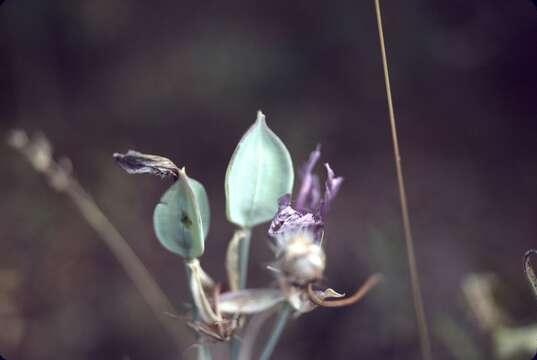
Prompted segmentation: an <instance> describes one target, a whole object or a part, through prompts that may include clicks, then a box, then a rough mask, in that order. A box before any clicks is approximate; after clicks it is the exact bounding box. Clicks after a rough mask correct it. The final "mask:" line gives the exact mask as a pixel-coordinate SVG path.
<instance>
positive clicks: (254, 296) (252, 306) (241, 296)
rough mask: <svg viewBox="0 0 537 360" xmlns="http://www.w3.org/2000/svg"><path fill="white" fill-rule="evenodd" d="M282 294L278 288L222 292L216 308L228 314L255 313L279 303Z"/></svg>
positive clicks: (281, 299) (282, 297) (282, 298)
mask: <svg viewBox="0 0 537 360" xmlns="http://www.w3.org/2000/svg"><path fill="white" fill-rule="evenodd" d="M283 300H284V296H283V294H282V292H281V291H280V290H279V289H250V290H239V291H231V292H227V293H223V294H221V295H220V299H219V301H218V308H219V310H220V312H222V313H228V314H255V313H259V312H262V311H265V310H268V309H270V308H271V307H273V306H275V305H276V304H279V303H280V302H282V301H283Z"/></svg>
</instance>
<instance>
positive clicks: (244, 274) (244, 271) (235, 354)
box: [230, 228, 252, 360]
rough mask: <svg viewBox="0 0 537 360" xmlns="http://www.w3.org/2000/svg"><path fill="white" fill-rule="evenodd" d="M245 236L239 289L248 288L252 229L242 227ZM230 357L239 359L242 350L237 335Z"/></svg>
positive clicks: (240, 245) (241, 249)
mask: <svg viewBox="0 0 537 360" xmlns="http://www.w3.org/2000/svg"><path fill="white" fill-rule="evenodd" d="M242 231H243V236H242V239H241V241H240V244H239V289H244V288H246V280H247V279H248V258H249V257H250V240H251V238H252V230H251V229H247V228H244V229H242ZM230 352H231V354H230V359H231V360H237V359H239V357H240V352H241V340H240V339H239V338H237V337H235V336H234V337H233V338H232V339H231V344H230Z"/></svg>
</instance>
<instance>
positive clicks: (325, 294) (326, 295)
mask: <svg viewBox="0 0 537 360" xmlns="http://www.w3.org/2000/svg"><path fill="white" fill-rule="evenodd" d="M315 294H316V295H317V297H318V298H319V299H321V300H324V299H331V298H342V297H344V296H345V294H340V293H338V292H337V291H336V290H334V289H331V288H328V289H326V290H324V291H315Z"/></svg>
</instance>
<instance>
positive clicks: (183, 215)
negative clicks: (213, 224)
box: [153, 169, 209, 258]
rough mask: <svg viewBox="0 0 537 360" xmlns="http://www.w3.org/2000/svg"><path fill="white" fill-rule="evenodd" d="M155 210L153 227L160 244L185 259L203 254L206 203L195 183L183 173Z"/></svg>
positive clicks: (207, 202)
mask: <svg viewBox="0 0 537 360" xmlns="http://www.w3.org/2000/svg"><path fill="white" fill-rule="evenodd" d="M178 175H179V180H177V181H176V182H175V183H174V184H173V185H172V186H171V187H170V188H169V189H168V190H167V191H166V192H165V193H164V195H163V196H162V198H161V200H160V203H158V204H157V206H156V207H155V212H154V214H153V224H154V227H155V233H156V235H157V238H158V239H159V241H160V243H161V244H162V245H163V246H164V247H165V248H166V249H168V250H170V251H171V252H174V253H176V254H179V255H181V256H184V257H186V258H197V257H199V256H201V255H202V254H203V250H204V243H205V237H206V236H207V232H208V231H209V200H208V199H207V193H206V192H205V189H204V188H203V185H201V184H200V183H199V182H198V181H196V180H194V179H190V178H188V176H187V175H186V172H185V171H184V169H182V170H179V172H178Z"/></svg>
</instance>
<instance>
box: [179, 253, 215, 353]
mask: <svg viewBox="0 0 537 360" xmlns="http://www.w3.org/2000/svg"><path fill="white" fill-rule="evenodd" d="M187 261H188V260H187V259H185V270H186V281H187V288H188V296H189V298H190V299H189V301H190V304H192V320H193V321H194V322H196V321H197V320H198V318H199V314H198V308H197V307H196V304H194V295H193V294H192V289H191V288H190V278H191V276H192V272H191V271H190V268H189V267H188V265H187V264H186V263H187ZM201 340H202V339H201V335H200V334H199V333H197V332H196V342H197V343H198V346H197V349H198V351H197V356H196V359H197V360H211V359H212V356H211V352H210V351H209V348H208V347H207V346H205V345H202V344H201Z"/></svg>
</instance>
